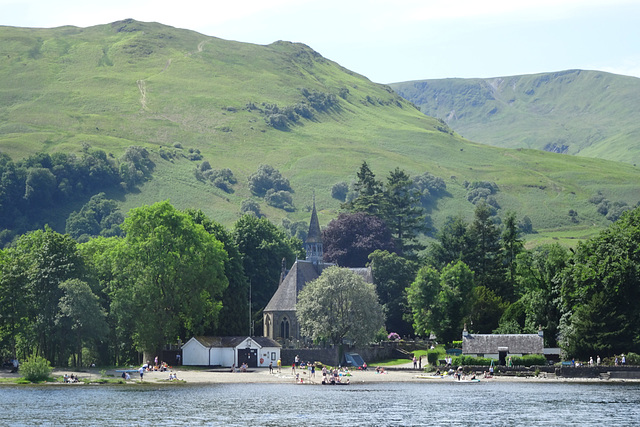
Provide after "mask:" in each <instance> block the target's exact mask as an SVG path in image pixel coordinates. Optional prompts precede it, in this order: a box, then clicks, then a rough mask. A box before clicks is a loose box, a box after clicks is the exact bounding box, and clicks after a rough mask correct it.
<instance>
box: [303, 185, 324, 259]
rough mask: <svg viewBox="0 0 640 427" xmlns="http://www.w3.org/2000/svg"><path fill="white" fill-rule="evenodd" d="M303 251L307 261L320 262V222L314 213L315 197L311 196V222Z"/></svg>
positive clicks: (321, 250)
mask: <svg viewBox="0 0 640 427" xmlns="http://www.w3.org/2000/svg"><path fill="white" fill-rule="evenodd" d="M304 250H305V252H306V253H307V260H308V261H311V262H313V263H314V264H318V263H319V262H322V252H323V248H322V234H321V232H320V222H319V221H318V213H317V212H316V195H315V193H314V195H313V210H312V211H311V221H310V222H309V233H307V239H306V240H305V242H304Z"/></svg>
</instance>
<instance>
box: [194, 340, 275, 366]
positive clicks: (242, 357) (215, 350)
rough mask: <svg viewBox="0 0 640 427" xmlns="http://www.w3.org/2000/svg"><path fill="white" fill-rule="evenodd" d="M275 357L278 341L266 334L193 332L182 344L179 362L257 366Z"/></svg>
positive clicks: (196, 364) (267, 363)
mask: <svg viewBox="0 0 640 427" xmlns="http://www.w3.org/2000/svg"><path fill="white" fill-rule="evenodd" d="M279 358H280V344H278V343H277V342H276V341H274V340H272V339H270V338H267V337H243V336H240V337H208V336H196V337H193V338H191V339H190V340H189V341H187V342H186V343H185V344H184V345H183V346H182V364H183V365H192V366H220V367H225V368H226V367H231V366H232V365H235V366H236V367H238V366H240V365H242V364H243V363H246V364H247V366H249V367H250V368H259V367H268V366H269V363H270V362H271V363H273V366H276V362H277V361H278V359H279Z"/></svg>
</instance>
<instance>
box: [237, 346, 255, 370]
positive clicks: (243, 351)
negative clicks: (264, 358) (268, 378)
mask: <svg viewBox="0 0 640 427" xmlns="http://www.w3.org/2000/svg"><path fill="white" fill-rule="evenodd" d="M243 363H246V364H247V366H248V367H250V368H257V367H258V350H257V349H255V350H254V349H252V348H239V349H238V366H240V365H242V364H243Z"/></svg>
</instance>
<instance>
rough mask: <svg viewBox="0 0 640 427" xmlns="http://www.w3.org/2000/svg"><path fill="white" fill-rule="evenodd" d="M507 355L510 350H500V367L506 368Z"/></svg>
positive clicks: (501, 348)
mask: <svg viewBox="0 0 640 427" xmlns="http://www.w3.org/2000/svg"><path fill="white" fill-rule="evenodd" d="M507 353H509V350H508V349H505V348H503V347H499V348H498V358H499V359H500V366H505V365H506V364H507Z"/></svg>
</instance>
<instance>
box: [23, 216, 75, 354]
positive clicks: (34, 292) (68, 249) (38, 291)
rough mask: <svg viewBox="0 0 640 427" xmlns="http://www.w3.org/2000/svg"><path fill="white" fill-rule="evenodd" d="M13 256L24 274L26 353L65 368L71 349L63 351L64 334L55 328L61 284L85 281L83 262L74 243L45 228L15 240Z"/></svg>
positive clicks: (69, 238)
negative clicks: (34, 354)
mask: <svg viewBox="0 0 640 427" xmlns="http://www.w3.org/2000/svg"><path fill="white" fill-rule="evenodd" d="M15 256H16V257H17V259H19V260H20V267H19V268H21V269H22V272H23V273H20V274H21V275H22V274H24V279H25V281H24V285H25V288H24V290H23V291H24V293H25V294H26V296H27V301H29V305H28V311H27V316H28V319H30V320H29V324H28V326H27V327H26V329H25V330H24V333H25V337H28V339H27V343H24V344H23V345H25V347H30V349H29V348H25V350H24V351H25V352H26V353H31V352H32V351H34V350H35V351H36V353H37V355H41V356H44V357H45V358H46V359H47V360H50V361H52V362H53V363H54V364H58V365H64V364H66V363H67V357H68V355H69V353H70V351H69V350H70V349H69V348H67V347H65V345H64V344H63V343H64V338H65V335H66V331H63V330H61V328H60V327H59V326H58V325H57V324H56V319H57V317H58V313H59V305H58V304H59V301H60V299H61V298H62V296H63V295H64V293H63V291H62V289H61V288H60V284H61V283H62V282H64V281H66V280H68V279H84V278H85V267H84V261H83V259H82V257H81V256H80V254H79V252H78V249H77V245H76V242H75V241H73V239H71V237H69V236H68V235H62V234H59V233H56V232H55V231H53V230H51V228H49V227H45V229H44V230H37V231H33V232H31V233H28V234H25V235H23V236H21V237H20V238H19V239H18V242H17V245H16V248H15Z"/></svg>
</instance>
